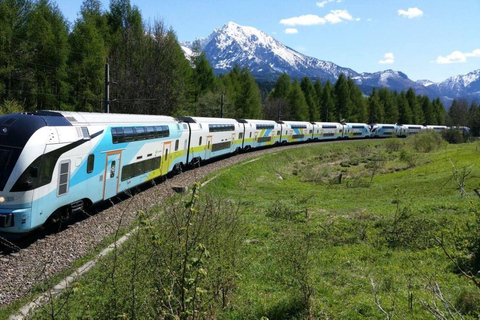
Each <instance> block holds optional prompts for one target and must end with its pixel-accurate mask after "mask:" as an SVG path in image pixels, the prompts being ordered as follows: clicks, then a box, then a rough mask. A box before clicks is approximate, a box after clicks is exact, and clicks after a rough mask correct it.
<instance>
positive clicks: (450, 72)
mask: <svg viewBox="0 0 480 320" xmlns="http://www.w3.org/2000/svg"><path fill="white" fill-rule="evenodd" d="M56 3H57V4H58V6H59V8H60V10H61V11H62V12H63V14H64V15H65V18H66V19H67V20H68V21H70V22H72V23H73V22H74V21H75V19H76V18H77V16H78V13H79V11H80V6H81V3H82V0H57V1H56ZM130 3H131V4H132V5H135V6H137V7H138V8H139V9H140V12H141V13H142V17H143V19H144V21H147V22H148V21H150V22H153V21H154V20H161V21H163V22H164V23H165V25H167V26H168V27H171V28H172V29H173V30H174V31H175V33H176V34H177V38H178V40H179V41H193V40H195V39H198V38H202V37H206V36H208V35H209V34H210V33H211V32H212V31H213V29H215V28H220V27H222V26H223V25H224V24H225V23H227V22H229V21H233V22H235V23H238V24H240V25H244V26H251V27H255V28H257V29H260V30H262V31H264V32H265V33H267V34H269V35H271V36H273V37H274V38H276V39H277V40H279V41H280V42H282V43H284V44H285V45H287V46H289V47H291V48H293V49H295V50H297V51H299V52H301V53H303V54H305V55H308V56H312V57H315V58H318V59H321V60H326V61H331V62H333V63H336V64H338V65H340V66H342V67H347V68H351V69H353V70H355V71H357V72H375V71H381V70H386V69H393V70H398V71H402V72H404V73H406V74H407V75H408V77H409V78H410V79H412V80H420V79H428V80H432V81H443V80H445V79H447V78H448V77H451V76H456V75H462V74H466V73H468V72H471V71H473V70H476V69H480V0H295V1H293V0H281V1H279V0H277V1H273V0H237V1H229V0H210V1H207V0H194V1H192V0H178V1H172V0H170V1H163V0H130ZM102 4H103V8H104V9H105V10H107V9H108V7H109V4H110V1H109V0H102Z"/></svg>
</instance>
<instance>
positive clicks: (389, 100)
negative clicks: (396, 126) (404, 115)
mask: <svg viewBox="0 0 480 320" xmlns="http://www.w3.org/2000/svg"><path fill="white" fill-rule="evenodd" d="M378 97H379V99H380V104H382V105H383V109H384V111H385V113H384V121H385V123H397V122H398V116H399V115H398V105H397V99H396V97H395V96H394V94H393V93H392V92H391V91H390V90H388V89H387V88H381V89H380V90H379V91H378Z"/></svg>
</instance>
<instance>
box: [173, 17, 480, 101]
mask: <svg viewBox="0 0 480 320" xmlns="http://www.w3.org/2000/svg"><path fill="white" fill-rule="evenodd" d="M198 42H199V44H200V47H201V49H202V50H203V51H204V52H205V54H206V56H207V59H209V61H210V64H211V65H212V67H213V69H214V71H215V73H217V74H219V73H226V72H228V71H229V70H230V69H231V68H233V66H234V65H235V64H238V65H239V66H240V67H241V68H243V67H247V68H248V69H249V70H250V72H251V73H252V74H253V75H254V76H255V78H256V79H257V80H259V81H265V80H269V81H276V79H277V78H278V76H280V75H281V74H282V73H284V72H286V73H287V74H288V75H289V76H290V77H292V78H302V77H305V76H308V77H310V78H312V79H320V80H322V81H323V82H325V81H327V80H330V81H331V82H335V81H336V80H337V79H338V76H339V75H340V74H341V73H343V74H345V75H346V76H347V77H351V78H352V79H353V80H354V81H355V83H356V84H357V85H358V86H359V87H360V88H361V90H362V91H363V92H364V93H365V94H370V93H371V90H372V88H374V87H376V88H379V87H386V88H389V89H390V90H397V91H404V90H408V89H409V88H413V89H414V90H415V92H416V93H417V94H421V95H428V96H429V97H431V98H436V97H441V99H442V101H444V102H446V103H447V104H448V103H449V101H451V100H452V99H455V98H460V97H466V98H469V99H478V100H480V70H476V71H473V72H471V73H468V74H466V75H461V76H455V77H451V78H449V79H447V80H445V81H443V82H440V83H435V82H432V81H429V80H420V81H416V82H415V81H412V80H411V79H409V78H408V76H407V75H406V74H404V73H402V72H400V71H394V70H385V71H380V72H375V73H358V72H356V71H354V70H352V69H349V68H345V67H341V66H338V65H336V64H335V63H333V62H330V61H323V60H319V59H317V58H313V57H308V56H305V55H303V54H301V53H299V52H297V51H295V50H293V49H291V48H289V47H287V46H285V45H284V44H282V43H280V42H279V41H277V40H276V39H274V38H273V37H271V36H269V35H267V34H266V33H264V32H262V31H260V30H258V29H256V28H254V27H246V26H240V25H238V24H236V23H234V22H229V23H227V24H225V25H224V26H223V27H222V28H219V29H215V30H214V31H213V32H212V33H211V34H210V35H209V36H208V37H207V38H203V39H199V40H198ZM180 45H181V46H182V48H183V49H184V52H185V55H186V56H188V57H190V56H191V55H192V50H191V49H192V47H193V43H189V42H182V43H181V44H180Z"/></svg>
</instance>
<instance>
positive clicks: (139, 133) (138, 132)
mask: <svg viewBox="0 0 480 320" xmlns="http://www.w3.org/2000/svg"><path fill="white" fill-rule="evenodd" d="M145 139H147V131H146V130H145V128H144V127H135V140H145Z"/></svg>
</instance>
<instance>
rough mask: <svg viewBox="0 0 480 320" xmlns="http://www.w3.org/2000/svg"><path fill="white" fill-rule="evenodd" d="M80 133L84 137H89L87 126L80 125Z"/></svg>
mask: <svg viewBox="0 0 480 320" xmlns="http://www.w3.org/2000/svg"><path fill="white" fill-rule="evenodd" d="M82 135H83V138H84V139H90V133H89V132H88V128H87V127H82Z"/></svg>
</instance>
